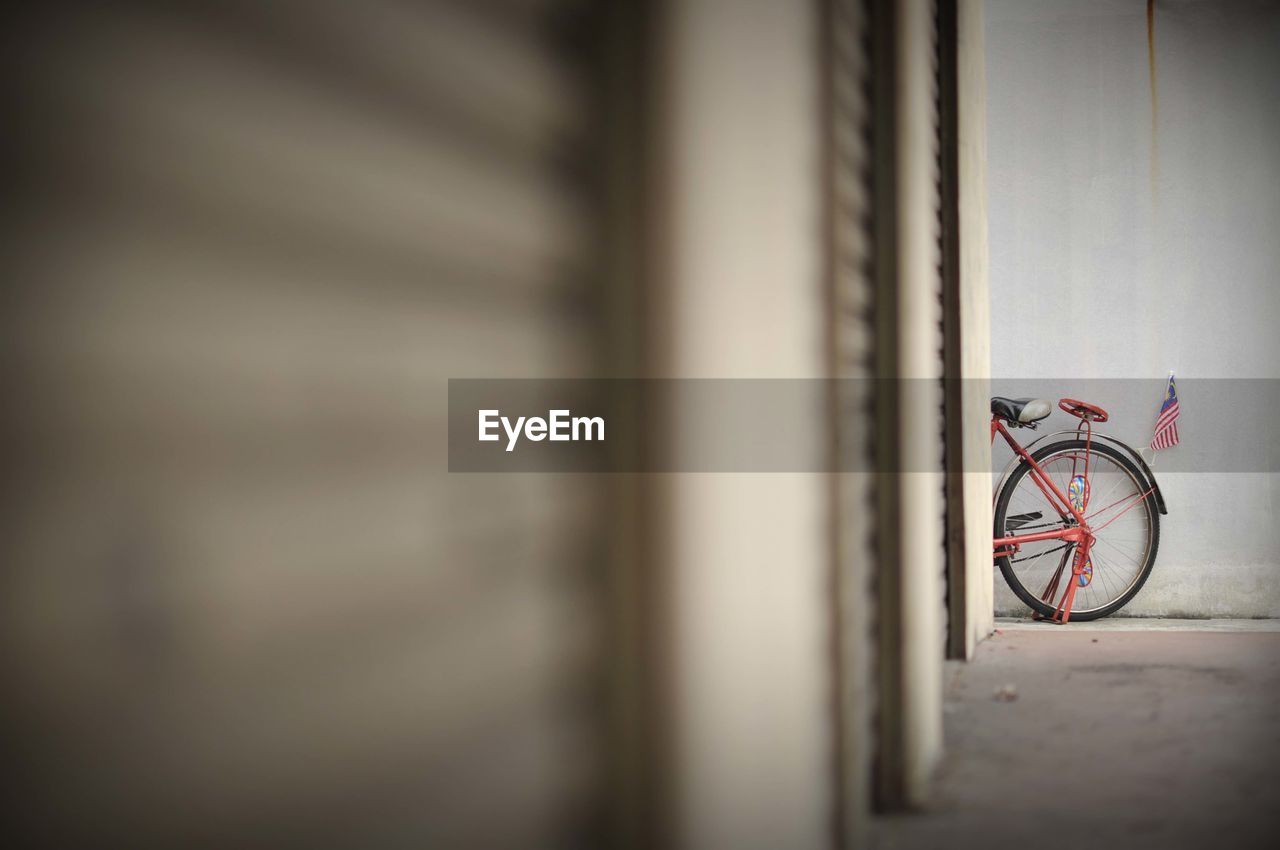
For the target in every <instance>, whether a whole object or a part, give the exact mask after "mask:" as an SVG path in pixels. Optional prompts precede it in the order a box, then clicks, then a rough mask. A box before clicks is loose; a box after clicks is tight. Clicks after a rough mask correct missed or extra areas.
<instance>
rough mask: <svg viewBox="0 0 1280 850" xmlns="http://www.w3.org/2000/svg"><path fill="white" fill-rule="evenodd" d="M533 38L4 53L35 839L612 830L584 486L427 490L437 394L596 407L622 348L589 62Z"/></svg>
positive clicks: (594, 573)
mask: <svg viewBox="0 0 1280 850" xmlns="http://www.w3.org/2000/svg"><path fill="white" fill-rule="evenodd" d="M518 5H519V6H520V7H521V9H520V10H519V13H518V14H508V13H506V12H504V13H502V14H498V13H497V12H496V10H495V9H494V8H491V7H489V6H482V5H477V6H475V7H467V6H465V5H464V4H436V3H428V4H422V5H415V4H399V3H392V2H374V3H365V4H360V5H358V6H352V5H350V4H341V3H331V2H326V3H310V2H309V3H301V2H298V3H286V4H262V5H259V4H251V3H231V4H222V5H218V6H215V7H209V8H207V9H203V10H196V9H194V8H192V9H181V10H180V9H177V8H164V7H159V6H152V5H149V4H127V5H123V6H121V5H119V4H117V5H113V6H111V7H110V8H109V9H108V8H107V7H94V6H92V5H91V4H54V5H53V6H51V7H49V8H48V9H47V10H45V11H42V12H39V13H36V12H33V13H32V14H30V15H29V16H28V17H27V18H25V19H23V20H21V21H20V22H19V24H18V25H16V26H15V28H13V29H12V30H11V31H10V32H9V33H8V39H7V40H8V41H11V42H12V44H11V45H10V47H11V48H12V49H10V50H8V54H9V55H8V58H7V59H6V64H7V65H8V67H9V69H10V70H11V71H13V72H14V73H13V74H11V75H10V76H11V78H12V79H18V80H20V81H21V83H20V84H18V85H16V86H11V92H12V93H13V94H14V95H15V96H16V98H17V104H16V106H15V109H16V112H15V113H14V114H15V116H16V118H15V126H16V128H17V132H16V134H15V135H16V139H15V143H16V144H17V146H18V149H17V152H16V153H17V162H16V166H15V167H16V169H17V171H18V174H19V176H18V178H17V179H16V181H15V183H16V185H15V187H14V190H13V193H12V195H11V198H10V206H11V212H10V219H11V221H10V227H9V228H8V244H7V245H6V250H5V255H6V265H7V270H8V271H7V277H8V280H9V285H8V289H7V291H6V293H5V295H4V297H3V301H4V311H3V315H4V318H3V329H4V330H3V343H0V344H2V345H3V349H4V351H5V354H6V360H7V361H8V363H9V364H10V369H9V370H8V375H7V377H6V381H5V383H6V400H7V402H8V408H9V411H10V413H9V415H8V421H7V423H6V426H5V433H6V449H7V451H6V454H7V456H8V457H7V462H6V467H7V470H8V472H7V474H6V481H5V484H4V492H5V510H6V514H7V517H6V522H5V534H4V541H3V544H0V545H3V561H4V565H5V575H4V590H3V610H4V614H3V617H0V620H2V624H0V635H2V642H3V647H4V658H5V678H6V681H7V683H8V684H9V688H8V692H9V693H10V695H11V697H10V698H7V702H8V705H7V710H8V712H9V715H10V720H9V722H8V723H7V725H6V728H5V732H6V733H7V735H8V736H10V738H11V739H13V741H14V742H16V740H17V739H18V738H20V739H21V742H22V750H21V752H20V753H19V754H18V755H16V756H15V757H14V758H13V759H12V760H11V761H10V762H9V763H8V767H7V769H8V770H9V771H10V772H11V779H13V780H15V781H21V782H22V784H23V785H24V787H25V788H26V789H27V793H28V795H29V802H30V805H29V806H28V807H27V809H26V811H25V812H23V813H22V818H21V819H20V821H19V822H20V824H21V825H22V826H24V827H27V828H30V829H35V828H37V827H40V828H42V829H44V828H47V829H49V830H51V834H52V835H53V836H54V838H57V837H62V838H65V839H68V840H76V839H82V838H84V837H85V836H90V835H91V836H93V843H99V844H110V843H112V841H113V840H115V839H124V838H127V839H128V841H129V843H130V844H132V845H133V846H145V845H147V844H157V845H166V846H175V845H177V844H184V845H187V846H190V845H192V844H194V843H201V842H208V843H210V844H222V845H223V846H225V844H226V843H227V840H228V839H231V841H232V842H233V843H235V844H236V845H237V846H246V845H252V844H260V845H272V846H280V845H281V844H289V843H292V842H297V843H306V844H308V846H314V845H321V846H323V845H325V844H329V843H332V844H341V845H345V846H353V845H363V846H383V847H387V846H426V843H430V842H431V841H433V840H434V841H436V842H441V843H440V844H438V845H437V846H443V844H454V846H458V844H459V843H461V842H464V841H480V842H483V841H492V842H503V841H506V840H508V839H513V838H514V837H519V839H520V841H521V842H522V843H523V844H525V845H529V844H535V845H536V844H538V843H543V842H545V843H551V842H553V841H558V840H560V839H562V838H563V837H564V836H565V835H572V834H575V833H576V834H582V833H581V830H583V829H586V828H587V827H588V826H589V825H590V824H591V823H592V822H593V821H592V818H594V812H595V809H594V808H593V807H594V806H595V805H596V800H597V793H598V792H597V789H596V783H597V781H598V773H597V770H598V764H597V758H598V756H597V754H598V752H599V740H598V739H597V731H598V727H599V726H600V718H599V716H598V715H599V711H600V706H599V704H598V699H597V694H596V689H597V688H598V687H599V677H600V663H601V659H600V657H599V642H598V635H597V630H598V627H599V618H600V614H599V611H600V608H599V598H598V584H599V570H600V567H599V560H598V558H599V554H600V548H599V547H600V545H601V539H600V538H601V527H602V523H601V511H602V507H601V505H600V498H599V497H600V493H599V491H598V489H597V487H598V485H597V484H596V483H595V482H592V481H590V480H586V479H580V478H571V477H560V478H558V477H554V476H512V477H498V476H476V477H474V478H468V477H463V476H450V475H449V474H448V473H447V472H446V471H445V470H446V468H447V464H446V458H445V457H444V446H445V422H446V419H445V414H446V410H445V403H446V390H445V380H446V379H447V378H449V377H475V376H486V377H488V376H557V377H562V376H574V375H581V374H587V373H589V372H590V370H591V369H592V364H593V362H595V356H594V355H595V354H596V352H597V348H596V345H597V340H598V339H599V336H600V327H599V321H600V320H599V313H598V305H597V300H598V292H597V290H596V287H598V279H597V278H595V277H593V269H595V268H596V265H595V264H596V263H597V260H598V257H597V256H596V255H595V253H594V250H595V249H594V248H593V245H594V244H595V243H596V241H597V229H596V223H595V222H596V219H597V218H598V216H599V206H598V199H597V197H596V196H595V195H594V194H593V192H594V189H593V187H592V184H591V182H590V180H589V179H587V177H586V176H584V175H586V174H589V171H590V169H591V167H592V165H591V162H590V160H589V158H588V157H589V155H590V154H591V148H590V147H589V143H590V140H591V139H592V138H593V137H592V134H593V133H595V132H598V129H599V127H598V124H599V120H600V119H599V115H598V112H597V111H596V106H595V100H594V99H593V97H594V95H593V94H592V91H591V87H592V85H593V82H592V74H591V69H590V68H589V67H587V66H586V65H585V64H584V62H583V60H582V59H581V57H579V56H576V55H575V54H574V53H573V52H572V51H571V50H569V49H568V47H567V46H566V44H565V43H564V42H562V41H559V40H557V39H556V38H555V33H556V31H557V27H559V26H561V24H562V23H563V20H564V16H563V14H562V13H563V10H562V9H560V8H557V6H556V4H541V5H540V6H538V5H530V4H518ZM508 11H510V10H508ZM49 810H56V811H58V813H59V815H58V818H57V821H56V822H55V823H46V822H45V816H44V815H43V814H41V813H42V812H44V811H49ZM493 812H501V813H502V817H501V818H494V817H493V816H492V814H493ZM424 842H425V843H424ZM53 843H58V842H57V841H54V842H53Z"/></svg>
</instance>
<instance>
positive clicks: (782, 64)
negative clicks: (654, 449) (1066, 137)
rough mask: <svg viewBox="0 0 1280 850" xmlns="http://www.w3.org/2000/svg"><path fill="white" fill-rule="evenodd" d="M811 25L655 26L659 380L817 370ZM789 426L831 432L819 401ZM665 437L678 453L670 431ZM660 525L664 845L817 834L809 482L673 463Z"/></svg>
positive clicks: (823, 729) (826, 794) (760, 12)
mask: <svg viewBox="0 0 1280 850" xmlns="http://www.w3.org/2000/svg"><path fill="white" fill-rule="evenodd" d="M816 34H817V20H816V17H815V12H814V10H813V9H811V8H809V6H807V5H804V4H782V3H769V2H759V0H757V2H752V3H750V4H739V3H734V2H728V0H696V2H688V3H678V4H672V6H671V9H670V16H669V18H668V19H667V20H666V22H665V26H664V27H663V33H662V45H663V47H664V56H663V61H664V68H665V77H666V79H665V82H664V85H663V87H662V92H661V104H660V105H661V108H662V109H663V117H664V119H665V120H664V126H663V129H662V137H663V138H662V146H663V148H664V157H663V159H664V163H663V164H664V166H665V168H664V173H663V178H662V184H663V185H662V188H661V192H662V194H663V196H664V197H665V198H666V199H667V200H668V203H667V214H666V215H664V216H662V217H661V219H660V220H661V224H660V225H658V230H659V234H658V238H660V239H661V240H662V241H663V242H664V243H665V244H666V246H667V251H666V253H667V256H668V258H669V259H668V262H669V272H668V275H667V281H666V283H667V285H666V286H664V287H663V289H664V290H665V293H664V297H663V299H662V301H663V302H664V303H663V304H661V306H660V307H659V315H658V316H656V317H655V321H654V326H655V333H656V334H657V335H658V339H657V341H656V347H657V349H658V350H659V352H660V354H659V359H660V361H661V362H660V363H659V365H658V368H659V370H660V374H664V375H667V376H671V377H680V378H705V377H753V378H764V377H769V378H805V377H818V376H820V375H822V374H823V373H824V369H825V368H826V360H825V354H826V351H825V347H824V343H825V337H824V333H823V331H824V319H823V313H822V310H823V307H824V305H825V291H824V289H823V280H822V264H821V256H822V254H821V252H822V248H823V243H822V238H821V237H822V231H821V227H820V214H821V205H820V198H819V195H818V189H819V184H818V181H817V180H816V177H817V176H818V175H819V174H820V164H821V145H820V139H819V138H818V135H817V129H818V126H819V124H818V111H817V110H818V106H819V99H818V63H817V61H816V58H815V49H816V46H817V36H816ZM813 414H814V415H812V416H808V417H805V421H806V422H807V423H808V424H809V426H810V427H811V428H812V429H813V430H812V431H811V432H810V433H808V434H806V435H803V436H800V437H799V438H800V439H802V440H804V442H805V443H806V444H807V445H811V446H814V447H815V448H814V451H821V446H822V445H824V442H823V441H824V439H825V437H824V434H823V431H822V425H823V422H824V420H823V418H822V416H821V411H813ZM674 440H675V445H674V446H673V450H674V452H675V453H676V455H677V456H681V454H682V453H683V452H686V451H688V450H689V447H688V446H687V445H685V444H683V443H682V442H681V436H680V432H679V430H678V429H677V430H676V433H675V436H674ZM662 486H663V487H664V488H665V491H664V494H663V496H662V497H661V498H659V500H658V504H659V505H660V508H659V510H660V511H661V514H662V518H661V520H662V523H663V524H664V526H665V528H666V530H667V539H666V546H665V549H666V555H667V570H668V574H669V581H668V586H669V593H670V598H669V600H668V602H669V605H670V610H671V619H670V629H669V632H668V633H667V634H666V635H664V638H665V639H666V640H667V641H668V645H669V646H671V647H672V648H673V651H672V657H671V658H670V662H669V663H670V667H671V669H672V675H673V682H672V705H671V707H670V723H671V726H672V736H673V738H674V741H673V747H674V754H673V759H674V765H673V769H674V770H673V772H674V775H675V776H677V777H679V781H678V783H677V786H678V787H676V788H674V789H670V793H672V795H673V796H674V798H675V799H674V801H673V802H674V808H675V813H674V816H675V821H676V823H675V828H674V829H675V836H674V843H675V844H676V845H677V846H682V847H689V848H719V847H736V848H754V847H784V846H785V847H794V848H808V847H821V846H825V845H826V844H827V842H828V838H829V831H830V824H831V818H832V814H831V801H832V796H833V795H832V793H831V789H830V775H831V759H832V746H833V738H832V733H833V728H832V727H833V724H832V720H831V717H830V705H831V700H832V693H831V691H830V684H829V680H830V670H829V667H828V666H827V665H828V660H829V655H828V650H827V647H828V641H829V640H830V615H829V608H828V600H827V598H826V592H827V590H828V587H827V583H826V582H827V576H828V572H827V571H828V569H829V557H830V553H829V550H828V548H827V546H826V541H827V534H826V523H827V522H828V517H827V515H826V513H825V511H826V507H825V503H824V497H825V495H826V487H827V483H826V482H825V480H824V479H823V477H822V476H819V475H816V474H804V473H785V474H783V473H779V474H745V473H744V474H727V473H726V474H702V473H688V474H684V475H675V476H671V477H669V478H667V479H665V480H664V481H663V482H662Z"/></svg>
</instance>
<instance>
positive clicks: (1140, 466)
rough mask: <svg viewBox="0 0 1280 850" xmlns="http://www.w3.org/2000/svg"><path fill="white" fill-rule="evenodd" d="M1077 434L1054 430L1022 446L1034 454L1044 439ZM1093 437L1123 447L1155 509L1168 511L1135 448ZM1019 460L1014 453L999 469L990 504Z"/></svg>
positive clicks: (1165, 512)
mask: <svg viewBox="0 0 1280 850" xmlns="http://www.w3.org/2000/svg"><path fill="white" fill-rule="evenodd" d="M1079 436H1080V435H1079V434H1078V433H1077V432H1076V431H1074V430H1072V431H1054V432H1053V433H1052V434H1045V435H1044V436H1042V437H1037V438H1036V439H1034V440H1032V441H1031V442H1029V443H1027V444H1026V445H1025V446H1023V448H1024V449H1026V450H1027V454H1034V448H1035V446H1036V444H1037V443H1042V442H1044V441H1045V440H1047V439H1049V438H1050V437H1070V438H1072V439H1078V438H1079ZM1093 439H1095V440H1105V441H1106V442H1108V443H1110V444H1112V445H1114V446H1117V447H1119V448H1121V449H1123V450H1124V452H1125V454H1127V455H1129V457H1131V458H1133V462H1134V465H1135V466H1137V467H1138V470H1139V471H1140V472H1141V473H1142V475H1143V476H1144V478H1145V479H1146V485H1147V486H1148V487H1150V488H1151V491H1152V493H1151V494H1152V495H1153V496H1155V498H1156V510H1158V511H1160V513H1161V514H1168V513H1169V509H1168V508H1167V507H1165V504H1164V494H1163V493H1161V492H1160V485H1159V483H1157V482H1156V476H1155V473H1154V472H1152V471H1151V467H1150V466H1149V465H1148V464H1147V462H1146V461H1145V460H1143V458H1142V455H1140V454H1138V452H1137V451H1136V450H1135V449H1133V448H1131V447H1130V446H1129V445H1128V444H1127V443H1122V442H1121V441H1119V440H1117V439H1116V438H1115V437H1110V436H1108V435H1106V434H1097V433H1095V434H1094V435H1093ZM1021 460H1022V459H1021V458H1020V457H1018V456H1017V455H1014V456H1013V457H1012V458H1010V459H1009V462H1008V463H1007V464H1005V467H1004V470H1003V471H1001V473H1000V479H999V481H997V482H996V489H995V493H994V494H993V495H992V497H991V498H992V504H995V499H996V498H998V497H999V495H1000V490H1001V488H1003V487H1004V482H1005V481H1007V480H1008V478H1009V476H1010V475H1011V474H1012V473H1013V470H1014V469H1016V468H1017V466H1018V464H1019V462H1021Z"/></svg>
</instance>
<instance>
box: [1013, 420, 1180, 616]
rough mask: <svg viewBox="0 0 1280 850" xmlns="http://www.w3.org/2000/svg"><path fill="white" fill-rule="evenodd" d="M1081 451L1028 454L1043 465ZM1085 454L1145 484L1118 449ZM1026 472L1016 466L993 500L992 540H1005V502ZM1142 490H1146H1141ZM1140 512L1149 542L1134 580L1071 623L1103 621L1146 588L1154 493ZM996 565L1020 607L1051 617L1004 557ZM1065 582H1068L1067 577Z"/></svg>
mask: <svg viewBox="0 0 1280 850" xmlns="http://www.w3.org/2000/svg"><path fill="white" fill-rule="evenodd" d="M1085 447H1086V443H1085V441H1084V440H1062V441H1059V442H1056V443H1051V444H1049V445H1047V446H1045V447H1044V448H1041V449H1038V450H1036V451H1035V452H1032V455H1031V456H1032V457H1033V458H1035V460H1036V462H1037V463H1040V464H1043V463H1044V461H1045V460H1046V459H1048V458H1050V457H1052V456H1053V455H1056V454H1059V453H1061V452H1065V451H1079V450H1081V449H1084V448H1085ZM1089 451H1091V452H1094V453H1096V454H1101V455H1105V456H1106V457H1107V458H1109V459H1110V460H1112V461H1114V462H1115V463H1116V464H1117V465H1118V466H1119V467H1121V468H1122V469H1124V470H1125V472H1126V473H1128V474H1129V476H1130V477H1131V478H1132V479H1133V481H1134V482H1135V483H1137V484H1140V485H1141V484H1145V482H1146V481H1147V477H1146V475H1145V474H1144V473H1143V471H1142V470H1141V469H1139V468H1138V466H1137V464H1135V463H1134V462H1133V460H1132V459H1130V458H1128V457H1126V456H1125V455H1124V453H1123V452H1121V451H1119V450H1118V449H1115V448H1112V447H1111V446H1109V445H1106V444H1100V443H1098V442H1097V441H1094V442H1093V443H1092V445H1091V446H1089ZM1030 470H1031V466H1030V464H1028V463H1027V462H1026V461H1023V462H1022V463H1019V464H1018V466H1017V467H1016V468H1015V469H1014V471H1013V472H1012V473H1010V474H1009V477H1008V479H1007V480H1006V481H1005V483H1004V486H1003V487H1001V488H1000V494H999V497H998V498H997V499H996V507H995V517H994V519H995V523H994V526H993V533H994V535H995V536H996V537H1002V536H1005V532H1004V528H1005V513H1006V511H1007V509H1008V506H1009V501H1010V499H1012V498H1013V494H1014V492H1015V491H1016V490H1017V487H1018V482H1020V481H1021V480H1022V478H1023V477H1025V476H1026V475H1027V474H1028V473H1029V472H1030ZM1143 489H1146V488H1145V487H1143ZM1142 508H1143V509H1145V510H1146V512H1147V520H1148V523H1149V524H1150V529H1151V542H1150V546H1149V548H1148V550H1147V556H1146V562H1145V563H1144V564H1143V565H1142V568H1141V570H1140V571H1139V573H1138V576H1137V578H1136V580H1135V581H1134V583H1133V584H1132V585H1131V586H1130V587H1129V588H1128V589H1127V590H1125V591H1124V592H1123V593H1122V594H1121V595H1120V596H1119V597H1117V598H1116V599H1115V600H1114V601H1113V602H1110V603H1108V604H1107V605H1104V606H1102V607H1100V608H1096V609H1093V610H1086V611H1081V612H1079V613H1076V612H1074V611H1073V612H1072V614H1071V619H1072V620H1073V621H1079V622H1087V621H1089V620H1100V619H1102V618H1103V617H1109V616H1111V615H1112V614H1114V613H1115V612H1117V611H1119V610H1120V609H1121V608H1123V607H1124V606H1125V605H1128V604H1129V603H1130V602H1132V601H1133V598H1134V597H1135V596H1137V595H1138V592H1139V591H1141V590H1142V586H1143V585H1144V584H1146V582H1147V579H1148V578H1149V577H1150V575H1151V571H1152V570H1153V569H1154V567H1155V563H1156V554H1157V553H1158V551H1159V549H1160V514H1159V511H1158V510H1157V509H1156V500H1155V494H1154V493H1149V494H1148V495H1147V497H1146V498H1145V499H1143V500H1142ZM996 563H997V565H998V566H999V567H1000V573H1001V575H1003V576H1004V580H1005V584H1007V585H1008V586H1009V589H1010V590H1012V591H1013V593H1014V595H1015V596H1017V597H1018V599H1020V600H1021V601H1022V602H1023V604H1025V605H1027V606H1028V607H1029V608H1031V609H1032V610H1033V611H1036V612H1038V613H1039V614H1040V615H1042V616H1044V617H1052V616H1053V614H1054V612H1055V609H1054V606H1053V605H1051V604H1048V603H1045V602H1043V601H1041V600H1040V598H1039V597H1037V596H1036V595H1035V594H1034V593H1033V592H1031V591H1030V590H1028V589H1027V588H1026V587H1025V586H1024V585H1023V584H1022V582H1021V581H1020V580H1019V579H1018V577H1017V574H1016V572H1015V571H1014V569H1013V564H1012V562H1011V561H1010V559H1009V558H1008V556H1002V557H1000V558H997V559H996ZM1068 580H1070V576H1069V574H1068Z"/></svg>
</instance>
